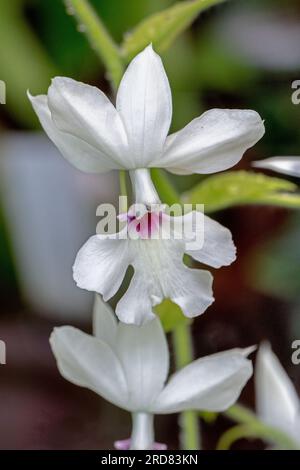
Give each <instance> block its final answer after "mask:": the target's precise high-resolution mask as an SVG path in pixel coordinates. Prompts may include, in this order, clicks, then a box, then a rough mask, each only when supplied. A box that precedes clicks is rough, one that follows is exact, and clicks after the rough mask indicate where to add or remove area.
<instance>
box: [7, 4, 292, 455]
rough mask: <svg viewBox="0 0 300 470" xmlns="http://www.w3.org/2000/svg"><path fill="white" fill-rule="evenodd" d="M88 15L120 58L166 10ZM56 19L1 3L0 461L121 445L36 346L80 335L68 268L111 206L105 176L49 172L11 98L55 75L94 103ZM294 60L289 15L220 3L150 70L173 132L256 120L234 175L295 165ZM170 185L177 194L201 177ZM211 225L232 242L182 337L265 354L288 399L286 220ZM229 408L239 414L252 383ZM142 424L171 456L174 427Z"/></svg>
mask: <svg viewBox="0 0 300 470" xmlns="http://www.w3.org/2000/svg"><path fill="white" fill-rule="evenodd" d="M91 3H92V4H93V5H94V6H95V8H96V10H97V11H98V12H99V13H100V15H101V17H102V19H103V21H104V22H105V24H106V25H107V28H108V29H109V31H110V32H111V33H112V35H113V36H114V38H115V39H116V40H117V41H118V42H119V41H121V39H122V36H123V34H124V32H125V31H128V30H130V29H131V28H132V27H134V25H135V24H137V23H138V22H139V21H140V20H141V19H142V18H144V17H145V16H147V15H149V14H150V13H153V12H155V11H158V10H160V9H163V8H165V7H167V6H169V5H171V4H172V3H174V2H172V1H170V0H142V1H141V0H126V2H124V1H122V0H110V1H109V2H108V1H105V0H94V1H92V2H91ZM68 13H69V14H68ZM70 13H71V12H70V11H66V7H65V5H64V4H63V2H62V0H43V1H41V0H40V1H39V0H10V1H9V2H6V1H4V0H0V79H1V80H3V81H5V83H6V87H7V95H6V104H1V105H0V288H1V307H0V339H1V340H4V341H5V342H6V346H7V364H6V365H0V448H1V449H109V448H112V443H113V441H114V440H116V439H121V438H125V437H127V436H128V435H129V432H130V421H129V420H130V417H129V415H127V414H126V413H123V412H121V411H120V410H118V409H116V408H114V407H113V406H111V405H109V404H107V403H106V402H104V401H103V400H101V399H99V397H97V396H96V395H94V394H93V393H92V392H89V391H87V390H84V389H80V388H78V387H75V386H73V385H71V384H69V383H67V382H66V381H64V379H63V378H62V377H61V376H60V375H59V373H58V371H57V369H56V366H55V362H54V359H53V357H52V355H51V352H50V348H49V344H48V337H49V334H50V332H51V330H52V328H53V326H55V325H56V326H57V325H60V324H73V325H75V326H79V327H80V328H83V329H85V330H86V331H90V330H91V306H92V297H91V295H90V294H88V293H86V292H84V291H81V290H79V289H77V288H76V287H75V284H74V283H73V280H72V270H71V267H72V264H73V261H74V258H75V255H76V253H77V251H78V249H79V247H80V246H81V245H82V244H83V242H84V241H85V240H86V239H87V238H88V236H89V235H91V234H92V233H94V231H95V226H96V223H97V219H96V215H95V212H96V207H97V206H98V204H100V203H102V202H108V201H109V202H116V200H117V196H118V178H117V175H115V174H109V175H105V176H104V177H102V176H89V175H85V174H83V173H80V172H79V171H77V170H75V169H73V167H71V166H70V165H69V164H68V163H67V162H66V161H65V160H64V159H63V158H61V156H60V155H59V154H58V152H57V150H56V148H55V147H54V146H53V145H52V143H51V142H50V141H49V140H48V139H47V137H46V136H45V135H44V134H43V133H42V132H41V130H40V126H39V123H38V121H37V119H36V117H35V115H34V113H33V111H32V109H31V107H30V104H29V101H28V99H27V97H26V90H28V89H29V90H30V92H31V93H32V94H39V93H45V92H46V90H47V88H48V86H49V83H50V79H51V78H52V77H54V76H55V75H64V76H69V77H72V78H74V79H77V80H81V81H85V82H87V83H90V84H94V85H97V86H98V87H100V88H101V89H102V90H104V91H105V92H109V84H108V82H107V80H106V77H105V73H104V70H103V67H102V65H101V63H99V59H98V58H97V57H96V55H95V53H94V52H93V50H91V49H90V47H89V45H88V43H87V40H86V38H85V36H84V34H83V33H82V32H81V31H78V29H77V27H76V23H75V21H74V18H73V17H72V15H70ZM299 44H300V5H299V2H298V1H297V0H286V1H285V2H282V1H280V0H247V1H246V0H232V1H230V2H226V3H225V4H222V5H219V6H218V7H215V8H213V9H212V10H209V11H208V12H205V13H204V14H202V15H201V16H200V17H199V18H198V19H197V20H196V21H195V22H194V23H193V25H192V28H190V29H189V30H188V32H186V33H185V34H183V35H181V36H180V38H179V39H177V40H176V42H175V43H174V44H173V46H172V47H171V48H170V50H169V51H168V52H167V53H165V54H163V60H164V64H165V67H166V70H167V74H168V76H169V79H170V82H171V87H172V91H173V104H174V119H173V124H172V130H177V129H178V128H180V127H181V126H184V125H185V124H186V123H187V122H189V121H190V120H191V119H192V118H194V117H196V116H198V115H199V114H200V113H201V112H203V111H204V110H206V109H208V108H212V107H220V108H227V107H228V108H230V107H236V108H251V109H255V110H256V111H258V112H259V113H260V115H261V116H262V117H263V119H265V121H266V135H265V137H264V138H263V139H262V140H261V141H260V142H259V143H258V144H257V145H256V146H255V148H254V149H251V150H250V151H248V152H247V154H246V156H245V158H243V160H242V162H241V163H240V164H239V165H238V167H237V168H238V169H250V162H251V161H252V160H257V159H260V158H266V157H269V156H272V155H300V132H299V122H300V121H299V119H300V105H299V106H296V105H293V104H292V102H291V94H292V89H291V84H292V82H293V81H294V80H297V79H300V48H299ZM178 64H180V66H178ZM172 179H173V182H174V184H175V185H176V186H177V188H178V190H180V191H184V190H187V189H188V188H190V187H191V186H192V185H194V184H195V183H196V182H198V181H200V179H201V177H200V176H193V177H172ZM291 181H292V180H291ZM294 181H295V182H296V183H297V181H296V180H294ZM212 216H213V217H214V218H216V219H217V220H219V221H220V222H221V223H223V224H224V225H225V226H227V227H229V228H230V229H231V230H232V232H233V237H234V240H235V243H236V245H237V248H238V259H237V261H236V262H235V263H234V264H233V265H232V266H231V267H229V268H223V269H221V270H218V271H216V272H215V273H214V276H215V283H214V291H215V298H216V301H215V303H214V305H213V306H212V307H211V308H210V309H209V310H208V312H206V314H205V315H204V316H203V317H201V319H198V320H197V321H196V322H195V323H194V326H193V334H194V341H195V350H196V353H197V354H198V355H204V354H210V353H213V352H216V351H219V350H223V349H227V348H231V347H236V346H247V345H250V344H255V343H258V342H260V341H261V340H262V339H266V338H268V339H269V340H270V341H271V343H272V345H273V348H274V350H275V352H276V353H277V354H278V356H279V357H280V360H281V361H282V363H283V365H284V366H285V368H286V369H287V371H288V373H289V375H290V377H291V378H292V380H293V381H294V383H295V385H296V387H298V389H299V387H300V366H298V367H297V366H293V365H292V363H291V360H290V357H291V353H292V350H291V342H292V341H293V340H294V339H299V338H300V296H299V291H300V248H299V239H300V214H299V212H298V211H296V210H295V211H291V210H287V209H282V208H275V207H264V206H244V207H242V206H240V207H235V208H231V209H227V210H223V211H218V212H215V213H213V214H212ZM241 400H242V401H243V402H244V403H245V404H246V405H248V406H251V407H252V406H254V396H253V383H252V382H250V383H249V384H248V385H247V387H246V389H245V390H244V392H243V394H242V398H241ZM156 422H157V440H158V441H162V442H167V444H168V446H169V448H171V449H172V448H176V447H177V446H178V443H177V433H174V429H176V422H177V418H176V416H166V417H159V418H157V421H156ZM231 424H232V423H230V422H229V421H228V420H226V419H225V418H224V417H221V416H220V417H218V418H217V420H216V421H215V422H213V423H209V422H203V423H202V428H203V434H204V444H205V447H206V448H208V449H212V448H214V446H215V444H216V441H217V439H218V437H219V436H220V433H221V432H222V431H224V430H225V429H227V428H228V427H229V426H230V425H231ZM262 446H263V444H262V443H261V442H259V441H253V442H249V441H248V442H246V441H240V442H239V443H238V445H237V446H236V447H238V448H243V449H246V448H262Z"/></svg>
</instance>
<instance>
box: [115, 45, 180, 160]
mask: <svg viewBox="0 0 300 470" xmlns="http://www.w3.org/2000/svg"><path fill="white" fill-rule="evenodd" d="M116 107H117V110H118V111H119V113H120V115H121V117H122V120H123V123H124V126H125V129H126V133H127V137H128V145H129V148H130V156H131V157H132V166H131V168H132V169H134V168H145V167H148V166H149V165H150V164H151V161H152V160H153V159H154V158H157V156H159V155H161V153H162V150H163V146H164V143H165V139H166V137H167V134H168V130H169V127H170V123H171V117H172V100H171V91H170V86H169V82H168V78H167V76H166V73H165V70H164V67H163V65H162V62H161V59H160V57H159V56H158V55H157V54H156V53H155V52H154V51H153V49H152V46H148V47H146V49H144V51H142V52H141V53H140V54H138V55H137V56H136V57H135V58H134V59H133V60H132V62H131V63H130V65H129V66H128V68H127V70H126V72H125V74H124V76H123V79H122V81H121V84H120V87H119V91H118V95H117V105H116Z"/></svg>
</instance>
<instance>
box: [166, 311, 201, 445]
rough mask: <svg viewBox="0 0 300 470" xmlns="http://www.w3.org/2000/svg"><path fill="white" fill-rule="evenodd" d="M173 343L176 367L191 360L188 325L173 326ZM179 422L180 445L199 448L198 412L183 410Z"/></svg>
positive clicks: (189, 329) (178, 367) (191, 352)
mask: <svg viewBox="0 0 300 470" xmlns="http://www.w3.org/2000/svg"><path fill="white" fill-rule="evenodd" d="M170 314H171V312H170ZM173 344H174V352H175V361H176V368H177V369H180V368H182V367H184V366H186V365H187V364H189V363H190V362H192V360H193V356H194V354H193V342H192V335H191V327H190V325H188V324H185V323H184V324H181V325H178V326H177V327H176V328H175V330H174V331H173ZM179 424H180V447H181V448H182V449H184V450H197V449H198V450H199V449H200V447H201V434H200V425H199V418H198V414H197V413H196V412H195V411H193V410H188V411H184V412H183V413H181V415H180V419H179Z"/></svg>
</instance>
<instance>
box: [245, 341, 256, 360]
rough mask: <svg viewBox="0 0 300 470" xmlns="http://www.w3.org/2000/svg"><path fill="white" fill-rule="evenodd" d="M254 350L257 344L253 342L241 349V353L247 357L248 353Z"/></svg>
mask: <svg viewBox="0 0 300 470" xmlns="http://www.w3.org/2000/svg"><path fill="white" fill-rule="evenodd" d="M256 350H257V345H256V344H254V345H253V346H249V347H248V348H245V349H243V352H242V354H243V356H245V357H248V356H250V354H252V353H253V352H255V351H256Z"/></svg>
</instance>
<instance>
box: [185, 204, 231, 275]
mask: <svg viewBox="0 0 300 470" xmlns="http://www.w3.org/2000/svg"><path fill="white" fill-rule="evenodd" d="M198 215H201V217H197V216H198ZM176 219H178V221H177V223H180V224H182V226H183V228H184V234H185V237H186V250H185V252H186V254H188V255H189V256H191V257H192V258H194V259H195V260H196V261H200V262H201V263H204V264H207V265H208V266H212V267H213V268H220V267H221V266H227V265H229V264H231V263H232V262H233V261H234V260H235V258H236V248H235V245H234V243H233V240H232V236H231V232H230V230H228V229H227V228H225V227H223V225H221V224H219V223H218V222H216V221H215V220H213V219H211V218H210V217H207V216H206V215H204V214H199V213H197V212H195V211H194V212H190V213H189V214H186V215H184V216H183V217H181V218H179V217H176ZM180 219H181V220H180ZM201 231H203V239H202V237H199V247H198V246H197V245H198V244H197V237H198V236H199V232H201Z"/></svg>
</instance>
